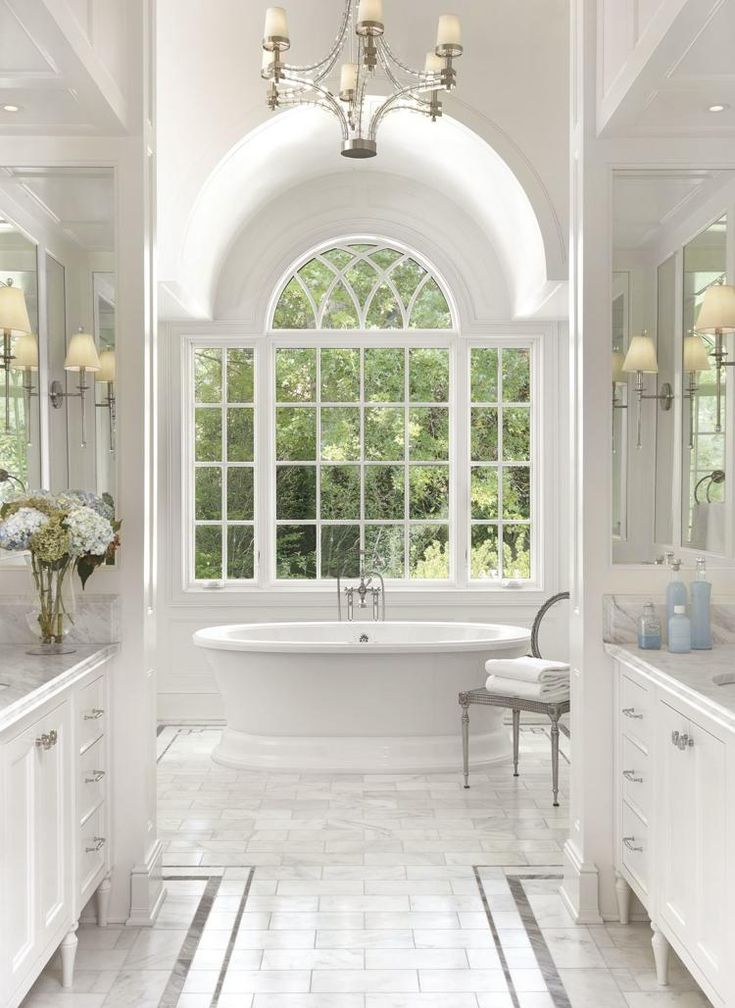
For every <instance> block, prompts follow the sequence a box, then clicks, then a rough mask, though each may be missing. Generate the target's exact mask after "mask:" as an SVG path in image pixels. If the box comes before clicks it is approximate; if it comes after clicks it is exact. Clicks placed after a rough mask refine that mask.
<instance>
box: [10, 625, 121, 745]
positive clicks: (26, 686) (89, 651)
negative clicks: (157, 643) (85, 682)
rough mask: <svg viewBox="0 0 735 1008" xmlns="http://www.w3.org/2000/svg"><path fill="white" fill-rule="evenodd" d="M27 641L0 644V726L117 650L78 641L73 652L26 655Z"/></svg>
mask: <svg viewBox="0 0 735 1008" xmlns="http://www.w3.org/2000/svg"><path fill="white" fill-rule="evenodd" d="M28 647H29V645H28V644H0V730H2V729H3V728H6V727H7V726H8V725H10V724H12V723H13V722H14V721H17V720H18V718H20V717H22V716H23V715H24V714H25V713H27V711H29V710H31V709H32V708H33V707H35V706H37V705H38V704H39V703H42V702H43V701H44V700H46V699H48V698H49V697H51V696H53V695H54V694H55V693H57V692H58V691H59V690H60V689H63V688H64V687H65V686H66V685H67V684H68V683H69V682H70V681H72V680H73V679H75V678H77V677H78V676H80V675H83V674H84V673H85V672H87V671H88V670H89V669H91V668H94V666H95V665H98V664H99V663H100V662H101V661H103V660H105V659H107V658H109V657H111V656H112V655H113V654H115V653H116V651H117V650H118V645H117V644H77V645H75V648H76V650H75V651H74V653H73V654H65V655H29V654H26V652H27V650H28Z"/></svg>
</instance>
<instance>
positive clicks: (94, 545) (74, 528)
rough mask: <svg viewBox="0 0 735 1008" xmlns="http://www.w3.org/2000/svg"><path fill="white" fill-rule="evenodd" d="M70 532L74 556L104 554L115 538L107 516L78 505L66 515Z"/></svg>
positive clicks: (70, 545)
mask: <svg viewBox="0 0 735 1008" xmlns="http://www.w3.org/2000/svg"><path fill="white" fill-rule="evenodd" d="M65 525H66V528H67V530H68V532H69V550H70V552H71V553H72V555H73V556H84V555H85V554H88V553H89V554H91V555H92V556H102V554H103V553H106V552H107V547H108V546H109V545H110V543H111V542H112V541H113V539H114V538H115V533H114V532H113V529H112V525H111V524H110V522H109V520H108V519H107V518H104V517H103V516H102V515H100V514H98V513H97V512H96V511H94V510H93V509H92V508H91V507H77V508H75V509H74V510H73V511H70V512H69V514H68V515H67V516H66V521H65Z"/></svg>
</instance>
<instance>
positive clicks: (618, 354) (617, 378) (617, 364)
mask: <svg viewBox="0 0 735 1008" xmlns="http://www.w3.org/2000/svg"><path fill="white" fill-rule="evenodd" d="M624 362H625V354H624V353H623V351H622V350H613V353H612V380H613V383H614V384H615V385H622V384H624V383H625V382H627V380H628V376H627V375H626V373H625V372H624V371H623V363H624Z"/></svg>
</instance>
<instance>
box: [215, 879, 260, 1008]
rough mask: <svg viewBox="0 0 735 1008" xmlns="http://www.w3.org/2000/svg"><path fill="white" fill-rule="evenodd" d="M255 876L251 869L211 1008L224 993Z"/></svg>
mask: <svg viewBox="0 0 735 1008" xmlns="http://www.w3.org/2000/svg"><path fill="white" fill-rule="evenodd" d="M254 875H255V868H251V869H250V873H249V875H248V878H247V882H246V883H245V889H244V891H243V894H242V899H241V900H240V906H239V907H238V908H237V915H236V917H235V923H234V924H233V925H232V932H231V934H230V940H229V941H228V943H227V950H226V951H225V958H224V960H223V961H222V967H221V969H220V971H219V976H218V977H217V986H216V987H215V989H214V994H213V995H212V1001H211V1008H217V1005H218V1004H219V996H220V994H221V993H222V985H223V984H224V982H225V977H226V976H227V970H228V969H229V968H230V959H231V958H232V950H233V948H234V947H235V939H236V938H237V932H238V931H239V930H240V924H241V922H242V915H243V914H244V913H245V907H246V905H247V902H248V896H249V895H250V887H251V886H252V884H253V876H254Z"/></svg>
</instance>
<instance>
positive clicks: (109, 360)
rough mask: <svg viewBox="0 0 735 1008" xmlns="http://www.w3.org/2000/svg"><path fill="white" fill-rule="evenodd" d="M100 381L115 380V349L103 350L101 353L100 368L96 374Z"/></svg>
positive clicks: (96, 379) (96, 378)
mask: <svg viewBox="0 0 735 1008" xmlns="http://www.w3.org/2000/svg"><path fill="white" fill-rule="evenodd" d="M94 377H95V381H98V382H114V381H115V351H114V350H103V351H102V353H101V354H100V369H99V371H98V372H97V374H96V375H95V376H94Z"/></svg>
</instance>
